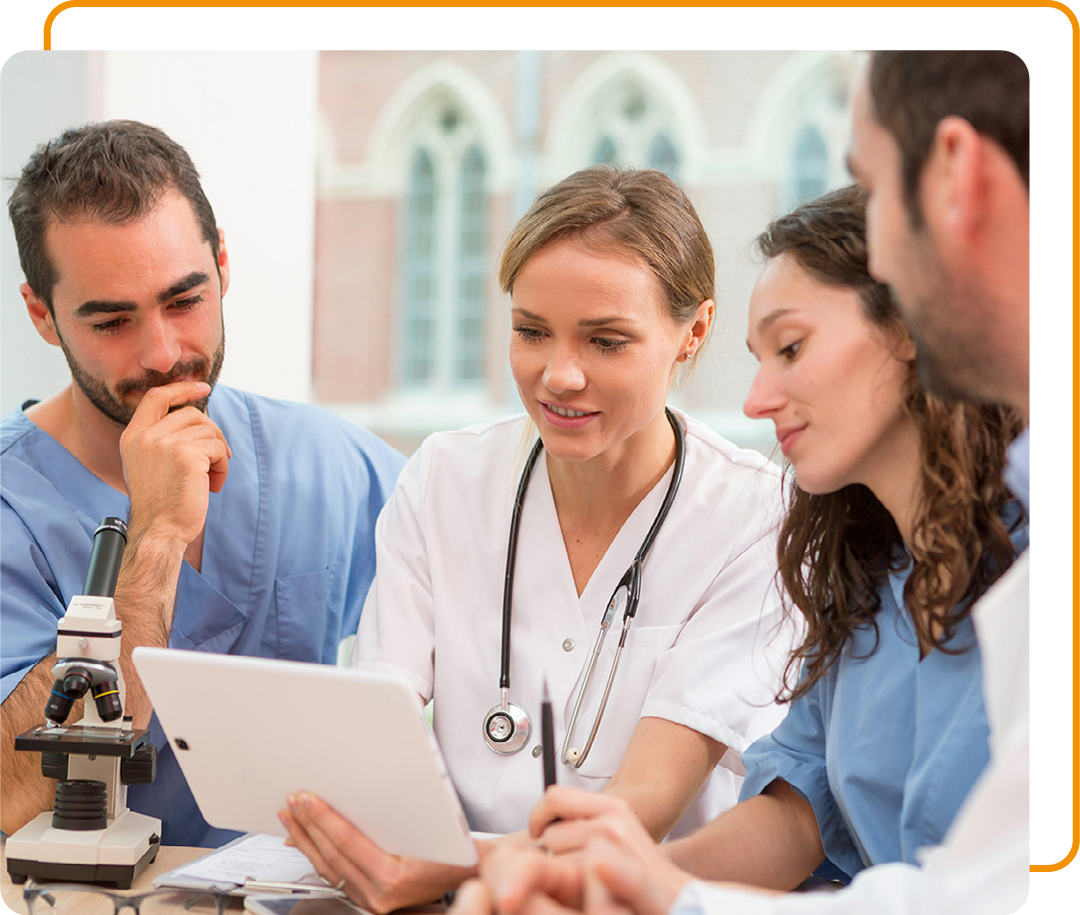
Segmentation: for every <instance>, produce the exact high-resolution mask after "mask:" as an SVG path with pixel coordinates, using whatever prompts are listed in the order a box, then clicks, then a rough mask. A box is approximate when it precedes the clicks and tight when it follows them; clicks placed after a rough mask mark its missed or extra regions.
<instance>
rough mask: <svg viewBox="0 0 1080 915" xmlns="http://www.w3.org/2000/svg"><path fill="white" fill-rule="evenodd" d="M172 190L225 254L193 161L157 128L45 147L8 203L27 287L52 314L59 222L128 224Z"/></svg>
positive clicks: (94, 130) (91, 130)
mask: <svg viewBox="0 0 1080 915" xmlns="http://www.w3.org/2000/svg"><path fill="white" fill-rule="evenodd" d="M169 191H177V192H179V193H180V194H181V195H182V196H183V197H185V198H186V199H187V200H188V201H190V203H191V206H192V208H193V209H194V211H195V218H196V220H197V221H198V223H199V226H200V228H201V229H202V235H203V238H204V240H206V241H208V242H210V247H211V249H212V250H213V253H214V260H215V262H216V261H217V255H218V231H217V222H216V221H215V219H214V211H213V210H212V209H211V207H210V202H209V201H208V200H207V199H206V195H205V194H204V193H203V189H202V185H201V184H200V183H199V173H198V172H197V171H196V170H195V166H194V164H193V163H192V161H191V157H190V156H189V155H188V154H187V152H185V150H184V148H183V147H182V146H180V145H179V144H178V143H176V142H174V141H173V140H171V139H169V137H167V136H166V135H165V134H164V133H162V132H161V131H160V130H158V129H157V128H156V127H149V126H147V125H146V124H140V123H139V122H138V121H105V122H104V123H98V124H86V125H84V126H82V127H75V128H72V129H71V130H67V131H65V132H64V133H62V134H61V135H60V136H59V137H57V138H56V139H55V140H50V141H49V142H47V143H43V144H42V145H41V146H39V147H38V148H37V149H36V150H35V151H34V154H33V155H32V156H31V157H30V161H29V162H27V163H26V166H25V168H23V170H22V175H21V176H20V177H19V180H18V182H17V183H16V185H15V190H14V192H13V193H12V195H11V199H10V200H9V201H8V213H9V214H10V216H11V222H12V225H13V226H14V227H15V241H16V243H17V245H18V248H19V262H20V263H21V264H22V269H23V274H24V275H25V276H26V282H27V283H28V284H29V285H30V288H31V289H33V290H34V293H35V294H36V295H37V296H38V297H39V298H40V299H41V300H42V301H43V302H44V303H45V305H46V307H47V308H48V309H49V312H50V313H52V312H53V304H52V292H53V288H54V287H55V285H56V282H57V280H58V279H59V277H58V275H57V269H56V265H55V264H53V262H52V261H51V260H50V258H49V253H48V251H47V249H46V247H45V232H46V230H47V229H48V227H49V223H50V222H51V221H52V220H57V221H58V222H74V221H81V220H94V221H98V222H104V223H108V224H111V225H125V224H128V223H131V222H134V221H136V220H138V219H141V218H142V217H144V216H146V215H147V214H148V213H150V212H152V211H153V210H154V209H155V208H156V207H157V206H158V204H159V203H160V202H161V198H162V197H163V196H164V195H165V194H166V193H168V192H169Z"/></svg>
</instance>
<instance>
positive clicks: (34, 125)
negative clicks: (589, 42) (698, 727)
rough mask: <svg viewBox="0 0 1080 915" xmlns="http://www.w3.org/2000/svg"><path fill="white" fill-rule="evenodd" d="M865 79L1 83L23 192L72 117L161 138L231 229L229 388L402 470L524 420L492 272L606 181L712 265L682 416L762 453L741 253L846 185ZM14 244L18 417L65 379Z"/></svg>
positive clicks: (760, 74) (9, 149)
mask: <svg viewBox="0 0 1080 915" xmlns="http://www.w3.org/2000/svg"><path fill="white" fill-rule="evenodd" d="M163 58H165V60H164V61H163ZM169 58H175V60H171V59H169ZM856 64H857V58H856V55H855V54H853V53H850V52H820V51H800V52H783V51H769V52H766V51H761V52H758V51H668V52H636V51H635V52H627V51H616V52H584V51H488V52H467V51H457V52H453V51H452V52H446V51H439V52H434V51H433V52H421V51H342V52H336V51H334V52H322V53H317V54H316V53H309V52H297V53H287V54H261V53H254V54H239V55H237V54H230V55H225V54H213V53H208V52H204V53H201V54H192V55H185V54H182V53H174V54H165V55H161V54H157V55H152V54H147V53H141V52H87V53H83V54H79V53H76V52H69V53H66V54H57V53H56V52H50V54H48V55H47V56H46V55H43V54H26V55H17V56H16V57H15V58H13V59H12V60H11V61H9V62H8V64H7V66H5V68H4V71H3V77H2V83H3V86H2V88H3V105H2V110H0V117H2V120H3V130H2V132H0V133H2V142H3V147H2V149H0V157H2V160H3V163H2V164H3V174H4V175H5V176H9V177H10V176H12V175H14V174H17V170H18V168H19V167H20V166H21V164H22V162H23V161H25V159H26V157H27V156H28V155H29V153H30V150H31V149H32V148H33V146H34V145H35V144H36V143H38V142H40V141H41V140H43V139H46V138H47V137H49V136H51V135H52V134H54V133H55V132H57V130H58V129H61V128H62V127H65V126H68V125H69V124H70V123H77V122H79V121H82V120H90V119H98V118H104V117H134V118H138V119H141V120H146V121H148V122H150V123H154V124H157V125H158V126H161V127H162V128H163V129H165V130H166V131H167V132H169V133H170V134H171V135H173V136H174V138H175V139H177V140H178V141H179V142H181V143H183V144H184V145H185V146H186V147H187V148H188V149H189V151H190V152H191V154H192V156H193V158H194V160H195V162H196V165H197V166H198V167H199V169H200V171H201V173H202V175H203V178H204V184H205V186H206V190H207V194H208V196H209V198H210V200H211V203H212V204H213V205H214V208H215V211H216V212H217V216H218V220H219V223H220V224H221V225H222V226H224V227H226V239H227V243H228V245H229V251H230V254H231V256H232V261H233V286H232V288H231V289H230V292H229V295H228V297H227V298H226V326H227V330H228V340H229V356H228V358H227V360H226V374H225V375H223V380H225V381H228V382H229V383H231V384H235V385H238V386H240V387H246V388H249V389H253V390H257V391H259V392H260V393H267V394H271V395H274V396H283V397H287V398H290V399H296V400H310V401H314V402H317V403H320V404H322V405H324V406H326V407H327V408H329V409H331V410H334V411H336V412H339V413H341V414H343V415H345V416H347V417H349V418H351V419H353V420H355V421H357V422H359V423H361V424H363V425H365V426H368V427H369V428H371V429H372V430H374V431H375V432H377V433H379V434H380V435H382V436H384V437H385V438H387V439H388V440H390V441H391V442H393V443H394V444H395V445H397V446H398V447H400V448H401V449H402V450H403V451H405V452H406V453H411V451H412V450H414V449H415V447H416V446H417V445H418V444H419V442H420V441H421V440H422V439H423V437H424V436H425V435H427V434H428V433H430V432H432V431H434V430H437V429H446V428H454V427H458V426H462V425H467V424H470V423H474V422H480V421H486V420H489V419H493V418H495V417H498V416H502V415H505V414H506V413H508V412H513V411H517V410H520V409H521V405H520V401H519V400H518V398H517V392H516V390H515V388H514V384H513V380H512V378H511V377H510V375H509V371H508V367H507V361H506V348H507V341H508V335H509V332H510V328H509V308H508V300H507V298H506V296H504V295H503V294H502V293H501V292H500V291H499V289H498V285H497V279H496V275H497V272H498V262H499V255H500V250H501V246H502V242H503V240H504V239H505V237H506V235H507V234H508V232H509V230H510V228H511V226H512V225H513V223H514V222H515V220H516V219H517V218H518V217H519V216H520V215H521V213H522V212H523V211H524V210H525V209H526V208H527V207H528V205H529V204H530V202H531V201H532V199H533V198H534V197H535V195H536V194H537V193H538V192H539V191H540V190H542V189H543V188H545V187H547V186H548V185H550V184H552V183H554V182H556V181H558V180H559V179H561V178H563V177H565V176H566V175H568V174H570V173H571V172H573V171H575V170H576V169H578V168H582V167H584V166H587V165H591V164H594V163H599V162H608V163H613V164H618V165H623V166H635V167H650V168H658V169H661V170H663V171H665V172H667V173H668V174H670V175H671V176H672V177H673V178H674V179H675V180H676V181H678V182H679V184H680V185H681V186H682V187H683V189H684V190H685V191H686V192H687V194H688V195H689V197H690V198H691V200H692V201H693V203H694V205H695V207H696V208H697V210H698V213H699V215H700V216H701V219H702V222H703V223H704V225H705V228H706V230H707V231H708V233H709V236H710V238H711V239H712V242H713V245H714V248H715V252H716V256H717V264H718V282H717V293H718V294H717V313H718V318H719V320H718V322H717V324H716V326H715V328H714V336H713V339H712V341H711V343H710V344H709V347H708V348H707V350H706V352H705V354H704V358H703V359H702V360H700V362H699V364H698V365H697V366H696V368H695V371H694V373H693V375H692V376H691V377H690V378H689V379H688V380H687V381H686V383H684V384H683V385H682V386H681V387H680V389H679V390H677V391H676V392H675V393H674V394H673V397H672V400H673V402H674V403H676V404H677V405H679V406H681V407H683V408H685V409H687V410H688V411H690V412H691V413H693V414H694V415H695V416H697V417H698V418H700V419H703V420H704V421H706V422H708V423H709V424H710V425H712V426H713V427H715V428H716V429H718V430H719V431H720V432H721V433H723V434H725V435H727V436H728V437H729V438H732V439H733V440H735V441H737V442H739V443H740V444H744V445H748V446H750V447H756V448H758V449H760V450H762V451H764V452H765V453H770V452H771V451H772V445H773V438H772V434H771V433H772V430H771V427H770V424H768V423H754V422H751V421H749V420H746V419H745V418H744V417H743V416H742V411H741V405H742V401H743V398H744V397H745V394H746V392H747V390H748V388H749V384H750V380H751V378H752V376H753V372H754V367H755V363H754V361H753V359H752V358H751V357H750V355H749V354H748V353H747V351H746V345H745V339H746V317H745V313H746V304H747V301H748V298H749V293H750V290H751V288H752V286H753V282H754V278H755V276H756V273H757V270H758V266H759V265H758V264H757V263H756V262H755V261H754V259H753V257H752V252H751V243H752V241H753V239H754V237H755V236H756V235H757V233H758V232H759V231H760V230H761V229H762V228H763V227H764V225H765V223H766V222H767V221H768V220H769V219H771V218H772V217H774V216H776V215H778V214H780V213H782V212H784V211H786V210H787V209H789V208H790V207H791V206H793V205H795V204H796V203H798V202H800V201H802V200H806V199H809V198H811V197H814V196H816V195H818V194H820V193H822V192H823V191H825V190H827V189H828V188H830V187H833V186H836V185H837V184H841V183H843V182H844V181H845V180H847V179H846V173H845V169H844V165H843V158H844V153H845V150H846V146H847V117H846V112H845V104H846V95H847V91H848V87H849V83H850V80H851V77H852V75H853V72H854V69H855V67H856ZM43 77H47V79H43ZM45 86H47V87H48V88H47V90H46V88H44V87H45ZM35 93H36V95H35ZM37 96H40V97H37ZM229 99H232V103H231V104H230V103H229ZM5 197H6V193H5ZM5 223H6V220H5ZM5 232H6V233H7V234H5V235H4V236H3V246H2V247H3V258H4V260H3V290H2V294H3V302H4V304H3V320H4V322H5V323H4V334H3V337H4V339H3V341H2V346H3V362H2V368H3V372H4V374H3V379H2V385H0V395H2V397H3V401H4V402H3V408H4V411H5V412H6V411H7V410H9V409H11V408H13V407H14V406H17V405H18V403H20V402H21V399H23V398H26V397H31V396H33V397H42V396H45V395H47V394H49V393H52V392H53V391H54V390H56V389H58V388H59V387H60V386H61V385H62V384H63V383H66V380H67V379H66V371H65V367H64V366H63V363H62V359H61V360H60V361H59V363H56V361H55V359H54V360H53V365H54V366H57V365H58V370H56V371H55V374H54V376H48V377H44V378H42V380H41V381H40V382H38V384H37V386H34V385H33V384H30V383H28V382H29V381H32V380H33V379H34V370H33V364H36V360H37V359H39V358H42V357H52V356H56V355H58V354H55V353H49V352H46V351H47V350H48V348H47V347H46V346H45V345H44V344H43V343H41V342H40V341H38V340H36V338H34V339H27V338H26V333H27V328H28V327H29V321H28V320H27V318H26V316H25V313H24V312H23V311H22V308H21V301H19V300H18V299H19V297H18V293H17V286H18V282H19V281H21V273H20V271H19V269H18V262H17V259H15V254H14V246H13V242H11V232H10V226H9V225H5ZM260 284H261V285H260ZM16 322H18V326H16ZM24 325H25V326H24ZM16 332H17V333H18V334H19V335H20V336H19V338H18V339H15V333H16ZM29 333H30V335H31V336H32V334H33V332H32V329H31V330H30V331H29ZM9 339H10V340H11V341H12V342H11V345H10V346H9ZM13 360H14V361H13ZM28 361H29V363H31V365H30V366H29V368H28V365H27V363H28ZM54 377H55V379H57V380H53V378H54ZM31 388H32V389H31Z"/></svg>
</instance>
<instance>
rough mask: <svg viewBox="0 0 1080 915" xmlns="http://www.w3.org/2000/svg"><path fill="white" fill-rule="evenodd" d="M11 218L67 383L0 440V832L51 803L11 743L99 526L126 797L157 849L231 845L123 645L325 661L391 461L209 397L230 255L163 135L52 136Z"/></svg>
mask: <svg viewBox="0 0 1080 915" xmlns="http://www.w3.org/2000/svg"><path fill="white" fill-rule="evenodd" d="M8 209H9V212H10V215H11V220H12V223H13V225H14V227H15V236H16V240H17V242H18V248H19V257H20V260H21V263H22V268H23V272H24V274H25V277H26V282H25V283H23V284H22V285H21V287H20V291H21V292H22V296H23V299H24V300H25V302H26V308H27V311H28V312H29V315H30V319H31V321H33V323H34V326H35V328H36V329H37V331H38V333H39V334H40V335H41V337H42V338H43V339H44V340H45V341H46V342H47V343H50V344H52V345H54V346H59V347H60V348H61V349H62V350H63V352H64V355H65V357H66V358H67V362H68V365H69V367H70V369H71V384H70V385H68V386H67V387H66V388H64V389H63V390H62V391H60V392H59V393H58V394H55V395H54V396H52V397H49V398H48V399H46V400H42V401H33V400H30V401H27V402H26V403H25V404H23V406H22V408H21V409H19V410H15V411H14V412H12V413H11V414H9V415H8V416H6V417H5V418H4V419H3V421H2V426H0V437H2V440H0V473H2V486H0V489H2V507H0V512H2V515H0V520H2V527H0V539H2V544H3V547H2V551H0V583H2V598H3V605H2V611H3V612H2V614H0V646H2V647H0V650H2V690H3V692H2V696H3V705H2V708H0V711H2V719H3V720H2V723H3V729H2V740H0V778H2V786H3V787H2V807H0V828H2V829H3V831H4V832H5V833H7V834H10V833H12V832H14V831H15V830H16V829H18V828H20V827H21V826H22V825H23V824H24V823H26V822H27V821H29V820H30V819H32V818H33V817H34V816H36V815H37V814H38V813H40V812H41V811H42V810H46V809H49V808H51V807H52V796H53V789H54V787H55V786H54V783H53V782H52V781H50V780H46V779H45V778H44V777H43V776H42V774H41V771H40V761H39V757H38V754H36V753H16V752H15V751H14V738H15V736H16V735H17V734H20V733H22V732H23V731H25V730H27V729H29V728H31V727H34V726H35V725H38V724H40V723H41V722H42V720H43V718H42V713H43V709H44V706H45V700H46V698H47V697H48V694H49V690H50V687H51V684H52V675H51V673H50V669H51V667H52V665H53V664H54V663H55V661H56V656H55V646H56V624H57V621H58V620H59V619H60V618H61V617H62V616H63V615H64V613H65V610H66V607H67V603H68V601H69V600H70V598H71V596H72V595H73V594H78V593H80V592H81V590H82V586H83V578H84V576H85V574H86V569H87V564H88V561H89V557H90V549H91V544H92V539H93V534H94V531H95V529H96V527H97V524H98V522H99V521H100V520H101V518H103V517H105V516H108V515H113V516H121V517H125V518H127V519H128V545H127V549H126V552H125V554H124V562H123V566H122V568H121V570H120V577H119V581H118V582H117V586H116V601H115V602H116V614H117V617H118V618H119V619H120V620H121V621H122V623H123V646H122V656H121V659H120V666H121V669H122V674H123V677H124V681H125V684H126V688H127V695H126V706H125V709H124V711H125V713H126V714H129V715H132V716H133V718H134V726H135V727H136V728H146V727H149V728H150V729H151V735H152V738H153V740H154V742H155V743H156V744H157V747H158V754H159V755H158V775H157V779H156V780H155V781H154V782H153V783H152V784H150V785H138V786H131V787H130V789H129V792H128V804H129V806H130V807H131V808H132V809H133V810H137V811H140V812H144V813H146V814H149V815H151V816H155V817H159V818H160V819H161V820H162V836H161V839H162V844H164V845H216V844H219V843H220V842H222V841H224V840H226V839H227V838H229V837H231V835H235V834H229V833H225V832H223V831H221V830H214V829H212V828H211V827H209V826H208V825H207V824H206V822H205V821H204V820H203V819H202V817H201V816H200V814H199V811H198V809H197V807H196V805H195V802H194V799H193V798H192V796H191V792H190V791H189V789H188V787H187V784H186V783H185V781H184V779H183V776H182V775H181V774H180V771H179V768H178V767H177V764H176V760H175V758H174V757H173V755H172V751H171V749H170V748H169V746H168V744H167V742H166V741H165V739H164V734H163V733H162V731H161V727H160V725H159V724H158V723H157V720H156V718H155V717H154V716H153V709H152V708H151V706H150V702H149V699H148V697H147V696H146V693H145V692H144V690H143V689H142V686H141V684H140V682H139V679H138V677H137V676H136V675H135V672H134V669H133V667H132V665H131V651H132V649H133V648H134V647H135V646H137V645H150V646H166V645H167V646H170V647H173V648H187V649H198V650H201V651H213V652H221V653H230V654H245V655H259V656H265V657H282V658H291V659H295V660H303V661H322V662H333V661H334V660H335V658H336V653H337V645H338V642H339V641H340V639H341V638H342V637H343V636H345V635H349V634H351V633H354V632H355V631H356V627H357V623H358V621H359V617H360V610H361V608H362V606H363V602H364V598H365V596H366V594H367V590H368V586H369V585H370V583H371V580H372V577H373V576H374V572H375V552H374V546H373V533H374V525H375V518H376V516H377V515H378V513H379V510H380V509H381V507H382V505H383V503H384V502H385V500H386V499H387V497H388V496H389V494H390V492H391V490H392V489H393V486H394V483H395V481H396V479H397V475H398V472H399V470H400V469H401V466H402V464H403V458H402V457H401V455H399V454H398V453H397V452H396V451H395V450H394V449H392V448H391V447H389V446H388V445H387V444H385V443H384V442H382V441H381V440H380V439H378V438H377V437H375V436H374V435H372V434H371V433H369V432H367V431H365V430H363V429H361V428H359V427H357V426H355V425H353V424H351V423H348V422H346V421H344V420H341V419H339V418H337V417H335V416H333V415H332V414H330V413H328V412H326V411H324V410H321V409H319V408H316V407H311V406H306V405H301V404H294V403H285V402H282V401H275V400H269V399H267V398H263V397H258V396H255V395H253V394H248V393H245V392H242V391H238V390H235V389H232V388H227V387H225V386H221V385H218V386H215V382H216V380H217V378H218V374H219V372H220V370H221V365H222V361H223V359H224V355H225V333H224V324H223V319H222V298H223V297H224V295H225V293H226V291H227V290H228V287H229V272H230V264H229V255H228V251H227V249H226V247H225V237H224V233H223V232H222V231H221V230H220V229H219V228H218V227H217V224H216V221H215V219H214V213H213V210H212V209H211V207H210V204H209V202H208V201H207V199H206V196H205V195H204V193H203V190H202V187H201V186H200V183H199V176H198V173H197V172H196V170H195V167H194V165H193V164H192V162H191V159H190V157H189V156H188V154H187V153H186V152H185V151H184V149H183V148H182V147H180V146H179V145H178V144H176V143H175V142H173V141H172V140H171V139H169V137H167V136H166V135H165V134H164V133H162V132H161V131H160V130H157V129H156V128H152V127H147V126H146V125H144V124H139V123H136V122H133V121H110V122H106V123H102V124H91V125H87V126H85V127H81V128H77V129H74V130H69V131H67V132H65V133H64V134H62V135H61V136H60V137H58V138H56V139H55V140H53V141H52V142H50V143H47V144H44V145H42V146H41V147H39V148H38V149H37V151H36V152H35V153H34V155H33V156H32V157H31V159H30V160H29V162H28V163H27V165H26V167H25V168H24V169H23V172H22V175H21V177H20V179H19V181H18V183H17V184H16V186H15V189H14V192H13V193H12V195H11V198H10V201H9V205H8ZM27 393H32V392H27Z"/></svg>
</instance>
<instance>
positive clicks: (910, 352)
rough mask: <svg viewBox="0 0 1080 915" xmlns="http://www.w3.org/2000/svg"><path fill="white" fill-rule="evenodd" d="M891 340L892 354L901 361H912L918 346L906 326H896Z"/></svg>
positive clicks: (916, 355)
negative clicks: (892, 340) (894, 336)
mask: <svg viewBox="0 0 1080 915" xmlns="http://www.w3.org/2000/svg"><path fill="white" fill-rule="evenodd" d="M895 333H896V339H895V341H894V342H893V355H894V356H896V358H897V359H899V360H900V361H901V362H907V363H914V362H915V360H916V358H917V357H918V355H919V353H918V347H917V346H916V345H915V341H914V340H913V339H912V337H911V334H910V333H909V332H908V330H907V328H906V327H903V328H897V330H896V332H895Z"/></svg>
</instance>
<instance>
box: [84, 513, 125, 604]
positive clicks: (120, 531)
mask: <svg viewBox="0 0 1080 915" xmlns="http://www.w3.org/2000/svg"><path fill="white" fill-rule="evenodd" d="M125 546H127V524H126V523H125V522H124V520H123V519H122V518H102V519H101V524H99V525H98V528H97V530H96V531H94V546H93V548H92V549H91V551H90V565H89V567H88V568H87V570H86V582H85V583H84V584H83V589H82V593H83V594H86V595H90V596H94V597H112V596H113V594H114V593H115V591H116V579H117V578H118V577H119V576H120V563H121V561H122V560H123V558H124V547H125Z"/></svg>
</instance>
